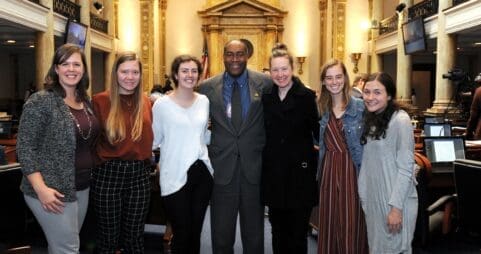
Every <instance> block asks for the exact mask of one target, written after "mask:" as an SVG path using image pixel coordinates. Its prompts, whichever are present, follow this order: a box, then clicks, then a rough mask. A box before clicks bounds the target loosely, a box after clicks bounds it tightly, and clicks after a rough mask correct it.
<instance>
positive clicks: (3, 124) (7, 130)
mask: <svg viewBox="0 0 481 254" xmlns="http://www.w3.org/2000/svg"><path fill="white" fill-rule="evenodd" d="M12 127H13V122H12V121H0V138H8V137H10V135H11V134H12Z"/></svg>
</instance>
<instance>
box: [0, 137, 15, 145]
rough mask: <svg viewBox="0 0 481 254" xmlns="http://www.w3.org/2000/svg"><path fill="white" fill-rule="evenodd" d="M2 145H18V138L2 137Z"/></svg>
mask: <svg viewBox="0 0 481 254" xmlns="http://www.w3.org/2000/svg"><path fill="white" fill-rule="evenodd" d="M0 145H2V146H16V145H17V139H16V138H8V139H0Z"/></svg>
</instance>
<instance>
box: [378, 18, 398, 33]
mask: <svg viewBox="0 0 481 254" xmlns="http://www.w3.org/2000/svg"><path fill="white" fill-rule="evenodd" d="M397 22H398V17H397V15H396V14H394V15H392V16H391V17H389V18H386V19H383V20H381V22H380V23H381V24H380V26H381V27H380V29H379V35H381V34H387V33H390V32H393V31H396V30H397Z"/></svg>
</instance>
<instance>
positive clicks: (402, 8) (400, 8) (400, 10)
mask: <svg viewBox="0 0 481 254" xmlns="http://www.w3.org/2000/svg"><path fill="white" fill-rule="evenodd" d="M404 8H406V4H405V3H400V4H398V5H397V6H396V13H397V14H399V13H401V12H402V11H403V10H404Z"/></svg>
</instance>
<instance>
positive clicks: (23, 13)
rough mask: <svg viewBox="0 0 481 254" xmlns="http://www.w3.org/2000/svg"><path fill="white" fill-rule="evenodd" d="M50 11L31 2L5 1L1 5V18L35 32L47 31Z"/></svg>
mask: <svg viewBox="0 0 481 254" xmlns="http://www.w3.org/2000/svg"><path fill="white" fill-rule="evenodd" d="M48 12H49V9H48V8H47V7H44V6H41V5H39V4H36V3H33V2H30V1H19V0H4V1H2V4H0V18H2V19H6V20H10V21H12V22H14V23H18V24H21V25H23V26H26V27H30V28H33V29H35V30H40V31H43V32H45V31H47V18H46V17H47V15H48Z"/></svg>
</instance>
